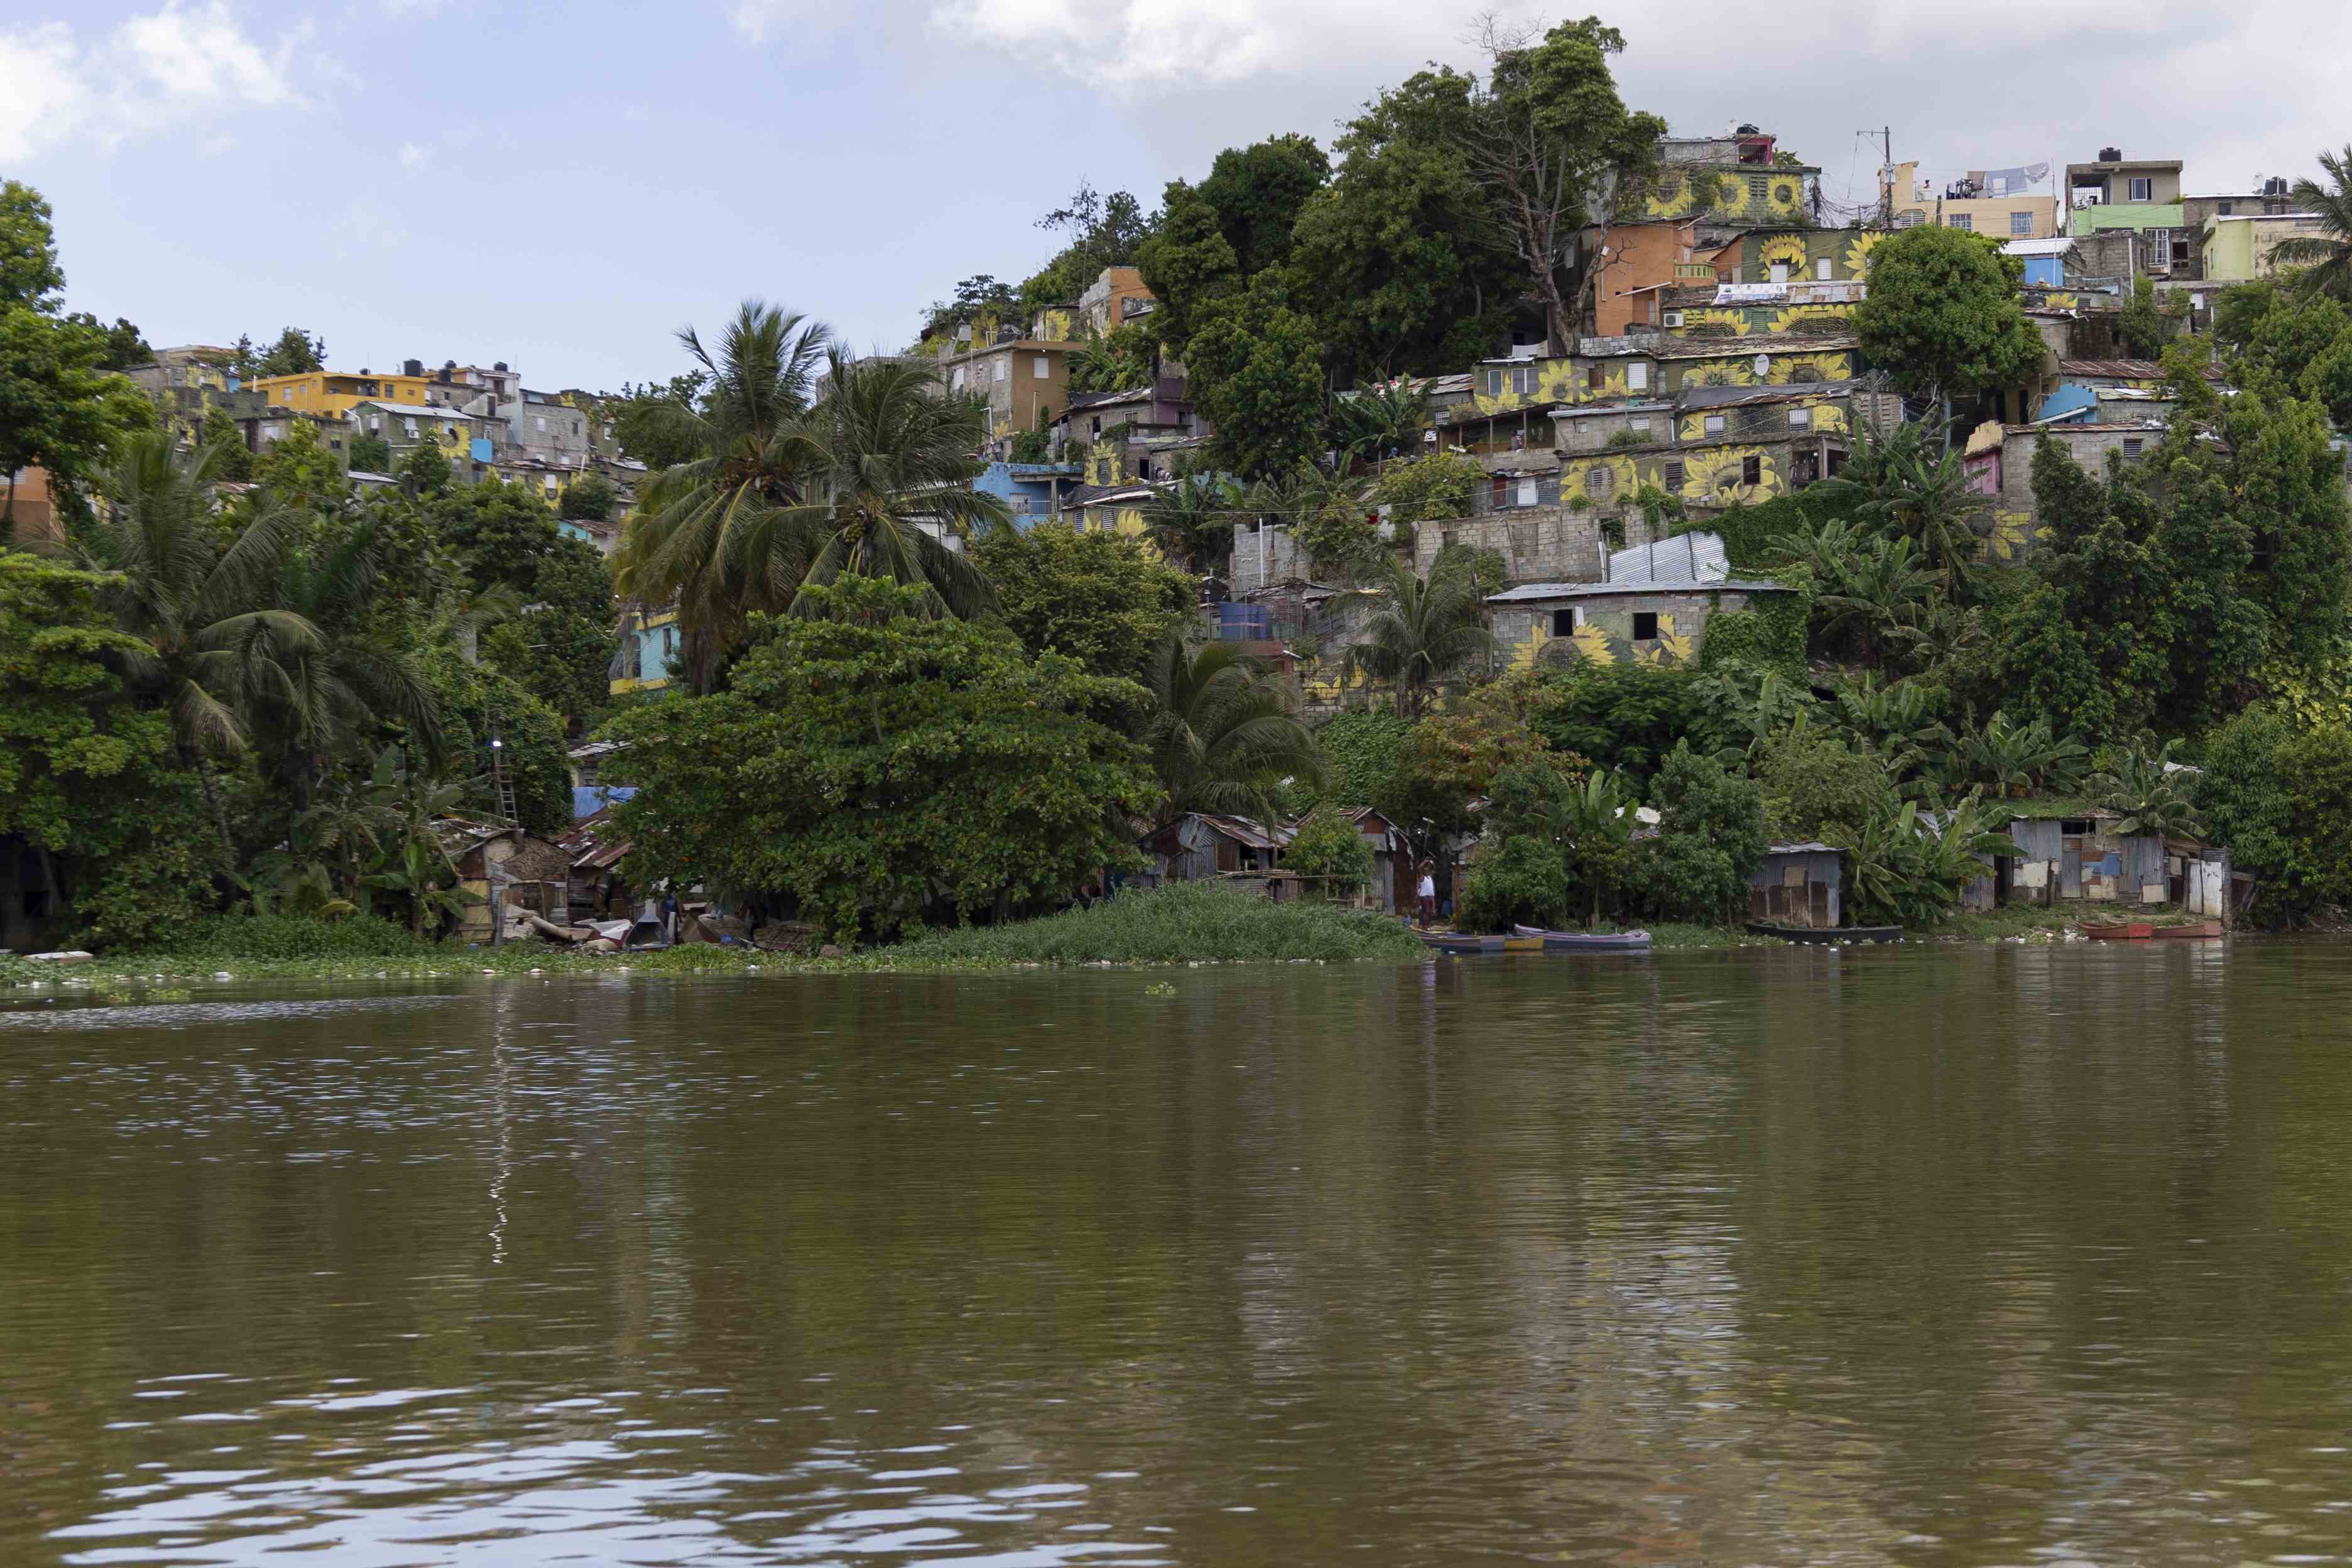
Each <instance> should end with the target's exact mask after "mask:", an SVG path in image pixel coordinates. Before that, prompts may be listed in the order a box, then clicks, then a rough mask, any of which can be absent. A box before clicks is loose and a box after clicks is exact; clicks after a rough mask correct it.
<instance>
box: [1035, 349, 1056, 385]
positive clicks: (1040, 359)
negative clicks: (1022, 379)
mask: <svg viewBox="0 0 2352 1568" xmlns="http://www.w3.org/2000/svg"><path fill="white" fill-rule="evenodd" d="M1029 376H1030V379H1031V380H1033V381H1051V380H1052V379H1053V378H1054V367H1053V364H1052V363H1051V362H1050V361H1048V360H1047V359H1046V358H1045V355H1044V354H1038V355H1036V356H1035V357H1034V359H1033V360H1032V361H1031V362H1030V365H1029Z"/></svg>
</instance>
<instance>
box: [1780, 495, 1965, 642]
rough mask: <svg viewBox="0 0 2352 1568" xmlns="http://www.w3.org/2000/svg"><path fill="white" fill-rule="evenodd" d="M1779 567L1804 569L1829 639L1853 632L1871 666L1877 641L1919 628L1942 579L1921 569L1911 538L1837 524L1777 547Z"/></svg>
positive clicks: (1786, 537) (1833, 522)
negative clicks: (1906, 629)
mask: <svg viewBox="0 0 2352 1568" xmlns="http://www.w3.org/2000/svg"><path fill="white" fill-rule="evenodd" d="M1773 553H1774V557H1775V564H1776V565H1780V566H1802V567H1804V568H1805V570H1806V572H1807V573H1808V574H1810V575H1811V578H1812V580H1813V589H1814V597H1813V605H1814V607H1815V609H1816V610H1817V611H1820V612H1823V614H1822V633H1823V635H1824V636H1832V635H1834V634H1835V633H1837V632H1838V631H1840V630H1842V629H1843V628H1845V627H1848V626H1852V627H1853V629H1854V631H1855V633H1856V636H1857V639H1858V642H1859V649H1860V653H1861V657H1862V658H1863V661H1864V663H1869V662H1871V652H1872V648H1873V647H1874V643H1875V639H1876V638H1877V637H1881V636H1884V635H1886V634H1887V633H1889V632H1896V631H1899V630H1900V629H1901V628H1904V627H1906V626H1911V625H1913V624H1914V623H1915V622H1916V621H1917V620H1918V619H1919V617H1920V616H1922V615H1923V614H1925V613H1926V611H1927V606H1928V605H1929V603H1930V601H1931V599H1932V597H1933V595H1934V592H1935V586H1936V574H1934V573H1933V572H1931V571H1929V570H1927V567H1926V566H1924V565H1923V564H1921V563H1920V561H1919V558H1918V549H1917V547H1916V545H1914V544H1913V543H1912V542H1911V541H1910V539H1909V538H1907V537H1900V536H1898V537H1895V538H1889V537H1887V536H1885V535H1884V534H1880V535H1865V534H1864V533H1863V532H1862V531H1860V530H1859V529H1858V528H1856V527H1855V526H1854V525H1853V524H1852V523H1849V522H1846V521H1843V520H1839V519H1832V520H1831V521H1828V522H1825V523H1823V524H1822V525H1821V527H1820V528H1818V529H1816V530H1814V531H1811V532H1810V533H1808V532H1802V531H1800V532H1796V533H1791V534H1788V535H1784V536H1783V537H1781V538H1780V539H1779V540H1776V541H1775V542H1774V543H1773Z"/></svg>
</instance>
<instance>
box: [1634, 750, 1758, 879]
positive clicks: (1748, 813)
mask: <svg viewBox="0 0 2352 1568" xmlns="http://www.w3.org/2000/svg"><path fill="white" fill-rule="evenodd" d="M1650 795H1651V799H1652V800H1653V801H1654V803H1655V805H1657V808H1658V814H1659V822H1658V836H1657V837H1655V838H1654V839H1651V840H1650V841H1649V842H1648V843H1647V844H1646V845H1645V846H1643V849H1644V852H1645V858H1646V871H1647V875H1646V876H1644V877H1643V878H1641V879H1639V880H1640V882H1641V884H1642V886H1643V889H1644V890H1645V895H1646V898H1647V900H1648V901H1649V902H1650V904H1651V907H1652V908H1654V910H1656V911H1657V912H1658V913H1660V914H1662V915H1664V916H1667V917H1669V918H1674V919H1681V920H1692V921H1707V922H1710V923H1716V922H1728V921H1732V920H1735V919H1737V918H1738V916H1739V914H1740V912H1741V911H1742V910H1745V909H1746V908H1747V907H1748V879H1749V878H1750V877H1752V876H1753V875H1754V874H1755V871H1756V868H1757V867H1759V866H1760V865H1762V864H1763V863H1764V853H1765V849H1766V840H1765V837H1764V794H1763V791H1762V790H1761V789H1759V787H1758V786H1757V784H1756V781H1754V780H1753V779H1750V778H1748V777H1745V776H1743V775H1741V774H1738V773H1733V772H1731V771H1730V770H1729V769H1727V768H1726V767H1725V766H1724V765H1723V764H1722V763H1718V762H1717V761H1716V760H1715V759H1714V758H1712V757H1708V756H1703V755H1701V754H1700V753H1698V752H1694V751H1692V750H1691V748H1690V743H1689V742H1682V743H1680V744H1678V745H1676V746H1675V749H1674V750H1673V751H1671V752H1667V753H1666V758H1665V761H1664V762H1663V763H1660V764H1659V766H1658V773H1657V777H1656V778H1655V779H1654V780H1652V781H1651V784H1650Z"/></svg>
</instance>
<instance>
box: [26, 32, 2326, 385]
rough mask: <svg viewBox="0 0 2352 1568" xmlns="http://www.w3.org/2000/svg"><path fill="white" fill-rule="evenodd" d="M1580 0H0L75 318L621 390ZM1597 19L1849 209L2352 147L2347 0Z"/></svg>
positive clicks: (994, 270) (896, 295) (910, 296)
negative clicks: (761, 305) (1977, 181)
mask: <svg viewBox="0 0 2352 1568" xmlns="http://www.w3.org/2000/svg"><path fill="white" fill-rule="evenodd" d="M1591 3H1593V0H1587V4H1586V5H1575V6H1573V7H1558V6H1538V5H1528V4H1524V3H1520V0H1499V3H1489V4H1484V5H1475V4H1462V5H1456V4H1451V3H1449V0H863V3H845V0H665V3H664V4H660V5H621V4H606V3H602V0H565V3H564V4H561V5H557V4H549V3H547V0H539V3H535V4H523V3H513V4H509V3H506V0H365V3H359V4H354V3H350V0H322V3H318V4H308V5H299V6H291V5H283V4H279V5H257V4H249V3H240V0H130V3H128V4H117V3H110V0H0V177H5V178H12V179H18V180H23V181H25V182H26V183H28V184H33V185H35V186H36V187H37V188H38V189H39V190H40V191H41V192H42V193H43V194H44V195H47V197H48V199H49V200H50V202H51V204H52V205H54V207H55V208H56V221H57V228H58V248H59V251H60V254H61V259H62V261H63V264H64V267H65V270H66V273H67V279H68V285H67V305H68V309H70V310H90V311H93V312H95V313H96V314H98V315H99V316H100V318H102V319H104V320H108V321H111V320H112V319H114V318H115V317H117V316H127V317H129V318H130V319H131V320H132V321H135V322H137V323H138V324H139V326H140V327H141V329H142V331H144V332H145V334H146V337H147V340H148V341H149V342H152V343H153V344H156V345H157V346H159V347H162V346H168V345H172V344H178V343H189V342H221V343H227V342H235V341H236V337H237V335H238V334H239V333H240V332H249V333H251V334H252V336H253V337H254V338H255V340H256V341H257V342H267V341H268V339H270V338H272V337H274V336H275V335H276V334H277V332H278V329H279V328H281V327H284V326H287V325H298V326H301V327H305V328H308V329H310V330H311V331H316V332H318V333H320V335H321V336H322V337H323V338H324V339H325V341H326V343H327V346H328V358H329V363H331V365H333V366H335V367H337V368H350V369H357V368H359V367H360V366H362V365H365V366H368V367H370V368H373V369H377V370H382V369H384V368H386V367H388V366H391V365H393V364H394V363H397V362H398V361H400V360H403V359H408V358H416V359H421V360H424V361H425V362H426V363H428V364H438V363H441V362H442V361H443V360H446V359H455V360H457V361H458V362H459V363H481V364H488V363H491V362H493V361H499V360H503V361H506V362H508V363H509V364H511V365H513V366H514V367H515V368H516V369H517V370H518V371H520V373H521V374H522V376H523V378H524V380H525V381H526V382H527V383H528V384H531V385H533V386H539V387H544V388H549V389H557V388H562V387H565V386H586V387H589V388H592V389H611V388H616V387H618V386H619V385H620V384H622V383H623V382H625V381H644V380H647V379H659V378H663V377H667V376H668V375H670V374H676V373H677V372H678V371H680V370H683V369H684V368H686V359H685V355H684V353H683V351H682V350H681V349H680V348H679V347H678V345H677V340H676V333H677V330H678V329H679V328H681V327H685V326H688V325H702V326H706V327H707V326H709V325H712V324H714V323H716V322H718V321H720V320H721V319H723V318H724V317H725V316H726V315H728V314H729V313H730V312H731V310H733V308H734V306H735V304H736V302H737V301H739V300H743V299H746V298H754V297H756V298H760V299H764V300H772V301H775V302H778V303H781V304H783V305H786V306H788V307H790V308H792V309H793V310H803V311H805V312H807V313H808V314H810V315H812V316H814V317H816V318H818V319H820V320H822V321H827V322H829V323H831V324H832V325H833V326H834V327H835V329H836V330H837V331H839V333H840V335H841V336H842V337H843V338H844V339H845V341H846V342H848V343H849V344H850V346H851V347H853V348H855V349H857V350H860V351H864V350H869V349H881V348H890V347H897V346H900V345H902V344H904V343H905V342H908V340H909V339H910V338H911V336H912V334H913V331H914V328H915V326H916V324H917V321H918V318H919V313H920V312H921V310H922V309H923V307H924V306H925V305H927V304H928V303H929V302H930V301H931V300H936V299H941V298H944V297H945V296H946V295H948V294H949V293H950V292H951V290H952V288H953V285H954V284H955V282H956V280H957V279H961V278H963V277H966V276H969V275H971V274H974V273H982V272H985V273H991V274H993V275H995V276H996V277H998V278H1001V279H1007V280H1010V281H1017V280H1018V279H1021V278H1022V277H1024V276H1025V275H1026V274H1028V273H1029V272H1030V271H1033V270H1034V268H1036V267H1037V266H1038V265H1039V264H1040V263H1042V262H1043V261H1044V260H1045V258H1047V257H1049V256H1050V255H1051V254H1052V253H1053V251H1054V250H1055V247H1056V242H1055V238H1054V237H1053V236H1052V235H1050V234H1047V233H1045V232H1042V231H1040V230H1039V229H1037V228H1036V226H1035V220H1036V218H1037V217H1038V216H1041V215H1042V214H1044V213H1045V212H1047V211H1049V210H1051V209H1052V208H1054V207H1056V206H1059V205H1062V204H1063V202H1064V201H1065V199H1066V198H1067V197H1068V195H1070V194H1071V192H1072V191H1073V190H1074V189H1075V188H1076V185H1077V184H1078V183H1079V182H1080V181H1081V180H1086V181H1088V182H1091V183H1092V184H1094V185H1095V186H1097V188H1099V189H1103V190H1117V189H1128V190H1132V191H1134V192H1135V193H1136V194H1137V195H1139V196H1142V197H1144V198H1145V199H1146V204H1147V205H1156V204H1157V200H1158V196H1159V193H1160V189H1161V188H1162V186H1163V185H1164V184H1166V182H1167V181H1169V180H1170V179H1172V178H1189V177H1197V176H1198V175H1200V174H1202V173H1204V172H1205V171H1206V169H1207V167H1208V164H1209V163H1210V161H1211V160H1212V159H1213V157H1214V156H1215V154H1216V153H1217V151H1218V150H1219V149H1220V148H1223V147H1226V146H1235V145H1241V144H1244V143H1246V142H1251V141H1255V140H1256V139H1258V138H1260V137H1263V136H1266V135H1271V134H1274V133H1276V132H1290V131H1297V132H1307V133H1309V134H1312V135H1315V136H1317V137H1318V138H1319V139H1321V140H1323V141H1324V142H1326V143H1327V144H1328V142H1329V140H1330V139H1331V137H1332V136H1333V135H1334V134H1335V132H1336V131H1337V128H1338V126H1339V123H1340V122H1341V121H1344V120H1345V119H1346V118H1347V117H1348V115H1349V113H1350V112H1351V111H1352V110H1353V109H1354V108H1355V107H1356V106H1357V105H1359V104H1360V103H1361V102H1362V101H1363V100H1365V99H1367V98H1369V97H1370V96H1371V95H1372V94H1374V93H1376V92H1377V91H1378V90H1379V89H1381V87H1383V86H1384V85H1387V84H1390V83H1393V82H1395V81H1397V80H1400V79H1402V78H1403V77H1405V76H1408V75H1410V74H1411V73H1412V71H1414V70H1416V69H1418V68H1420V67H1421V66H1422V65H1423V63H1424V62H1426V61H1429V60H1432V59H1436V60H1444V61H1447V62H1450V63H1454V64H1455V65H1457V66H1460V67H1463V68H1470V67H1473V66H1475V62H1476V58H1477V51H1476V48H1475V42H1474V39H1475V34H1476V32H1477V27H1478V20H1479V16H1480V15H1481V13H1482V12H1484V11H1487V10H1493V11H1496V12H1497V13H1499V14H1500V19H1501V20H1502V21H1503V22H1504V23H1505V24H1506V25H1512V24H1522V25H1523V24H1528V23H1540V22H1546V21H1550V20H1557V19H1559V17H1560V16H1569V15H1580V14H1582V12H1583V11H1584V10H1585V9H1586V8H1587V5H1590V4H1591ZM2077 13H2079V14H2077ZM1604 15H1605V16H1606V17H1607V19H1608V20H1609V21H1611V22H1612V24H1614V25H1616V26H1619V27H1621V28H1622V30H1623V31H1624V33H1625V36H1626V39H1627V48H1626V51H1625V53H1624V54H1623V55H1622V57H1620V58H1619V61H1618V79H1619V83H1620V87H1621V89H1622V91H1623V93H1624V96H1625V98H1626V100H1627V101H1628V102H1629V103H1630V104H1632V105H1633V106H1634V107H1636V108H1642V109H1647V110H1652V111H1654V112H1655V113H1659V114H1662V115H1664V116H1665V117H1666V119H1667V120H1668V121H1669V122H1670V123H1671V124H1672V125H1673V126H1674V128H1675V131H1676V132H1680V133H1690V134H1706V133H1711V132H1723V131H1726V130H1728V129H1729V128H1730V127H1732V126H1733V125H1735V124H1738V123H1739V122H1741V121H1752V122H1754V123H1756V124H1758V125H1759V126H1761V127H1763V128H1764V129H1765V130H1767V131H1769V132H1775V133H1776V134H1778V135H1779V136H1780V141H1781V144H1782V146H1784V147H1786V148H1788V149H1790V150H1792V151H1794V152H1797V153H1800V154H1801V155H1802V156H1803V157H1805V158H1806V159H1807V160H1808V161H1809V162H1811V163H1818V164H1820V165H1821V166H1822V171H1823V184H1824V187H1825V189H1826V191H1827V194H1828V195H1830V197H1831V199H1832V200H1845V199H1851V200H1853V201H1855V202H1866V201H1869V200H1872V199H1874V195H1875V185H1874V181H1875V170H1876V168H1877V166H1878V163H1879V152H1878V149H1877V146H1876V142H1875V140H1874V137H1875V133H1876V132H1877V130H1878V128H1880V127H1881V126H1891V127H1892V128H1893V132H1894V142H1895V157H1896V158H1897V159H1898V160H1900V159H1911V158H1916V159H1917V160H1919V162H1920V163H1921V164H1922V165H1923V171H1924V174H1926V175H1927V176H1928V177H1932V178H1934V179H1936V180H1937V181H1941V180H1944V179H1948V178H1950V177H1953V176H1956V175H1958V174H1961V173H1963V172H1965V171H1967V170H1969V169H1970V168H1999V167H2008V166H2011V165H2016V164H2022V163H2038V162H2042V161H2044V160H2048V161H2051V162H2053V163H2058V164H2063V163H2066V162H2068V161H2070V160H2073V161H2084V160H2087V159H2089V158H2092V157H2094V156H2095V154H2096V152H2097V150H2098V149H2099V148H2100V147H2102V146H2119V147H2121V148H2122V149H2123V150H2124V152H2125V153H2126V155H2129V156H2134V157H2142V156H2146V157H2178V158H2181V159H2184V160H2185V161H2186V162H2187V164H2188V168H2187V170H2186V173H2185V178H2186V180H2187V182H2188V184H2189V189H2190V190H2191V192H2192V193H2200V194H2201V193H2206V192H2214V193H2220V192H2226V191H2242V190H2246V189H2250V188H2252V185H2253V182H2254V181H2255V180H2256V179H2257V178H2258V177H2259V176H2261V175H2263V174H2285V175H2288V176H2290V177H2294V176H2299V175H2302V174H2306V173H2312V172H2314V168H2315V165H2314V158H2315V153H2317V152H2318V151H2319V150H2320V149H2322V148H2324V147H2331V146H2342V145H2344V144H2345V143H2346V142H2347V141H2352V115H2343V114H2336V113H2331V112H2330V110H2331V106H2332V105H2333V103H2334V102H2335V101H2336V99H2337V98H2338V96H2339V95H2338V93H2337V92H2336V90H2334V89H2336V88H2337V87H2338V85H2339V84H2340V83H2341V82H2342V81H2344V80H2346V79H2352V78H2347V69H2352V5H2343V4H2340V3H2336V0H2326V3H2321V0H2313V3H2304V0H2232V3H2231V4H2228V5H2218V4H2210V3H2205V0H2197V3H2191V0H2141V4H2139V5H2137V6H2136V7H2131V8H2126V9H2125V10H2122V11H2116V10H2112V9H2109V10H2104V11H2100V10H2083V9H2082V8H2079V7H2078V8H2072V9H2071V10H2070V8H2066V7H2059V6H2052V5H2047V4H2040V3H2037V4H2032V5H2028V4H2026V3H2024V0H1875V3H1864V0H1816V3H1814V4H1811V5H1805V6H1795V5H1787V6H1772V7H1769V8H1766V7H1762V6H1753V7H1739V8H1733V7H1727V6H1721V5H1692V4H1690V3H1689V0H1620V3H1619V4H1616V5H1612V6H1610V7H1609V8H1608V9H1607V10H1606V11H1605V13H1604ZM1865 129H1867V130H1868V131H1870V132H1872V133H1873V139H1872V140H1870V141H1867V142H1866V141H1865V140H1864V138H1863V137H1862V136H1860V135H1859V134H1858V132H1862V131H1864V130H1865Z"/></svg>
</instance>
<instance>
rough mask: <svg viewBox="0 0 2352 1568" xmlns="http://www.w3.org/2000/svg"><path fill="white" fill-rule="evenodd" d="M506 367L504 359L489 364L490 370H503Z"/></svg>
mask: <svg viewBox="0 0 2352 1568" xmlns="http://www.w3.org/2000/svg"><path fill="white" fill-rule="evenodd" d="M506 367H507V362H506V361H504V360H500V361H499V362H498V363H496V364H494V365H492V366H490V368H491V369H492V370H504V369H506Z"/></svg>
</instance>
